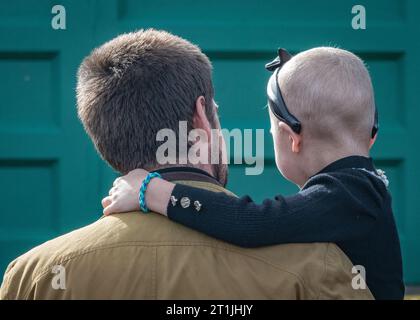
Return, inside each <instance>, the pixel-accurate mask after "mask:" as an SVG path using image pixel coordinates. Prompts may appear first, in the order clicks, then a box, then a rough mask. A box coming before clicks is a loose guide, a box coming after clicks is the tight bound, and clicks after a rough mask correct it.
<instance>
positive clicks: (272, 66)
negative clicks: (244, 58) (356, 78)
mask: <svg viewBox="0 0 420 320" xmlns="http://www.w3.org/2000/svg"><path fill="white" fill-rule="evenodd" d="M291 58H292V55H291V54H290V53H289V52H287V50H285V49H278V56H277V57H276V58H275V59H274V60H273V61H271V62H270V63H267V64H266V65H265V68H266V69H267V70H268V71H271V72H274V74H273V75H272V76H271V78H270V80H269V82H268V86H267V96H268V106H269V107H270V110H271V112H273V114H274V116H275V117H276V118H277V119H279V120H280V121H283V122H285V123H286V124H287V125H289V126H290V128H292V130H293V131H294V132H296V133H297V134H299V133H300V132H301V130H302V124H301V122H300V121H299V120H298V119H297V118H296V117H295V116H294V115H293V114H291V113H290V111H289V109H288V108H287V106H286V103H285V102H284V99H283V95H282V94H281V90H280V86H279V84H278V74H279V71H280V69H281V68H282V67H283V66H284V64H285V63H286V62H287V61H289V60H290V59H291ZM378 130H379V115H378V109H377V108H376V107H375V120H374V124H373V128H372V138H374V137H375V135H376V134H377V133H378Z"/></svg>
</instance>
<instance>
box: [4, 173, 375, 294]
mask: <svg viewBox="0 0 420 320" xmlns="http://www.w3.org/2000/svg"><path fill="white" fill-rule="evenodd" d="M182 183H188V184H191V185H194V186H197V187H202V188H206V189H210V190H215V191H226V190H224V189H223V188H221V187H219V186H216V185H215V184H212V183H209V182H202V181H194V182H193V181H183V182H182ZM226 192H227V191H226ZM197 214H205V213H197ZM351 269H352V263H351V262H350V260H349V259H348V258H347V256H346V255H345V254H344V253H343V252H342V251H341V250H340V249H339V248H338V247H337V246H336V245H334V244H331V243H313V244H289V245H279V246H272V247H266V248H259V249H244V248H239V247H236V246H233V245H229V244H227V243H224V242H222V241H218V240H216V239H212V238H210V237H207V236H206V235H204V234H201V233H198V232H196V231H194V230H191V229H188V228H186V227H184V226H182V225H179V224H177V223H174V222H172V221H170V220H169V219H167V218H166V217H163V216H160V215H158V214H147V215H145V214H139V213H138V212H133V213H125V214H118V215H113V216H109V217H105V218H102V219H99V220H98V221H96V222H95V223H93V224H91V225H88V226H86V227H84V228H81V229H78V230H76V231H73V232H71V233H68V234H65V235H63V236H61V237H58V238H56V239H53V240H51V241H48V242H46V243H44V244H42V245H40V246H38V247H36V248H34V249H32V250H31V251H29V252H28V253H26V254H24V255H22V256H21V257H19V258H17V259H16V260H15V261H13V262H12V263H10V265H9V267H8V269H7V271H6V274H5V276H4V280H3V284H2V286H1V289H0V299H372V298H373V297H372V294H371V293H370V291H369V290H368V289H365V290H355V289H353V288H352V278H353V277H354V276H355V275H353V274H352V272H351Z"/></svg>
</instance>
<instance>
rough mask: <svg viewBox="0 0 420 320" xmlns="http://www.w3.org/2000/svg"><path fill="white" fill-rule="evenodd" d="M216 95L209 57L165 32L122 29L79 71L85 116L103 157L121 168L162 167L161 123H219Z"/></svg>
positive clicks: (79, 99)
mask: <svg viewBox="0 0 420 320" xmlns="http://www.w3.org/2000/svg"><path fill="white" fill-rule="evenodd" d="M213 96H214V92H213V83H212V66H211V63H210V61H209V59H208V58H207V57H206V55H204V54H203V53H202V52H201V50H200V49H199V48H198V47H197V46H195V45H193V44H192V43H190V42H188V41H186V40H184V39H182V38H180V37H177V36H174V35H172V34H170V33H167V32H165V31H157V30H153V29H149V30H140V31H138V32H134V33H127V34H123V35H120V36H118V37H117V38H115V39H113V40H111V41H109V42H107V43H105V44H104V45H102V46H101V47H99V48H97V49H95V50H93V52H92V53H91V54H90V55H89V56H88V57H86V58H85V59H84V61H83V63H82V65H81V66H80V68H79V72H78V84H77V102H78V113H79V117H80V119H81V120H82V122H83V125H84V127H85V129H86V131H87V133H88V134H89V136H90V137H91V139H92V141H93V143H94V145H95V147H96V148H97V150H98V151H99V153H100V154H101V156H102V157H103V159H104V160H106V161H107V162H108V163H109V164H110V165H111V166H112V167H113V168H114V169H116V170H117V171H119V172H121V173H127V172H128V171H130V170H133V169H135V168H145V169H149V170H151V169H155V168H157V167H158V163H157V159H156V151H157V149H158V147H159V144H160V143H159V142H158V141H156V134H157V132H158V131H159V130H161V129H164V128H165V129H171V130H173V131H174V132H175V133H176V135H177V136H178V133H179V132H178V128H179V122H180V121H186V122H187V124H188V131H189V130H191V129H192V128H193V126H194V124H196V123H198V124H200V125H203V122H204V126H206V125H207V126H210V127H212V128H214V127H217V128H218V127H220V125H219V122H218V118H217V114H216V110H215V105H214V102H213ZM197 119H198V120H199V121H197ZM205 129H206V128H205ZM177 141H178V139H177ZM216 169H217V168H216ZM216 171H217V170H216ZM215 175H216V176H218V172H215Z"/></svg>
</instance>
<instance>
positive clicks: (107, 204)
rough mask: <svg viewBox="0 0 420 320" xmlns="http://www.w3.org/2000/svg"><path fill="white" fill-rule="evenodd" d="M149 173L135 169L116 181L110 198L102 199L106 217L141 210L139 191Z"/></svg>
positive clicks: (110, 191) (110, 192)
mask: <svg viewBox="0 0 420 320" xmlns="http://www.w3.org/2000/svg"><path fill="white" fill-rule="evenodd" d="M148 173H149V172H148V171H146V170H143V169H135V170H133V171H130V172H129V173H128V174H127V175H125V176H122V177H119V178H117V179H115V181H114V184H113V187H112V188H111V190H109V196H107V197H105V198H103V199H102V207H103V208H104V210H103V213H104V215H106V216H107V215H110V214H112V213H118V212H129V211H136V210H139V209H140V205H139V190H140V187H141V184H142V183H143V180H144V179H145V178H146V176H147V175H148Z"/></svg>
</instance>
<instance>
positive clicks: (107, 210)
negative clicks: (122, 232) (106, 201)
mask: <svg viewBox="0 0 420 320" xmlns="http://www.w3.org/2000/svg"><path fill="white" fill-rule="evenodd" d="M115 212H117V210H116V208H115V203H111V204H110V205H108V206H107V207H105V208H104V210H103V214H104V215H106V216H109V215H110V214H112V213H115Z"/></svg>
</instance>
